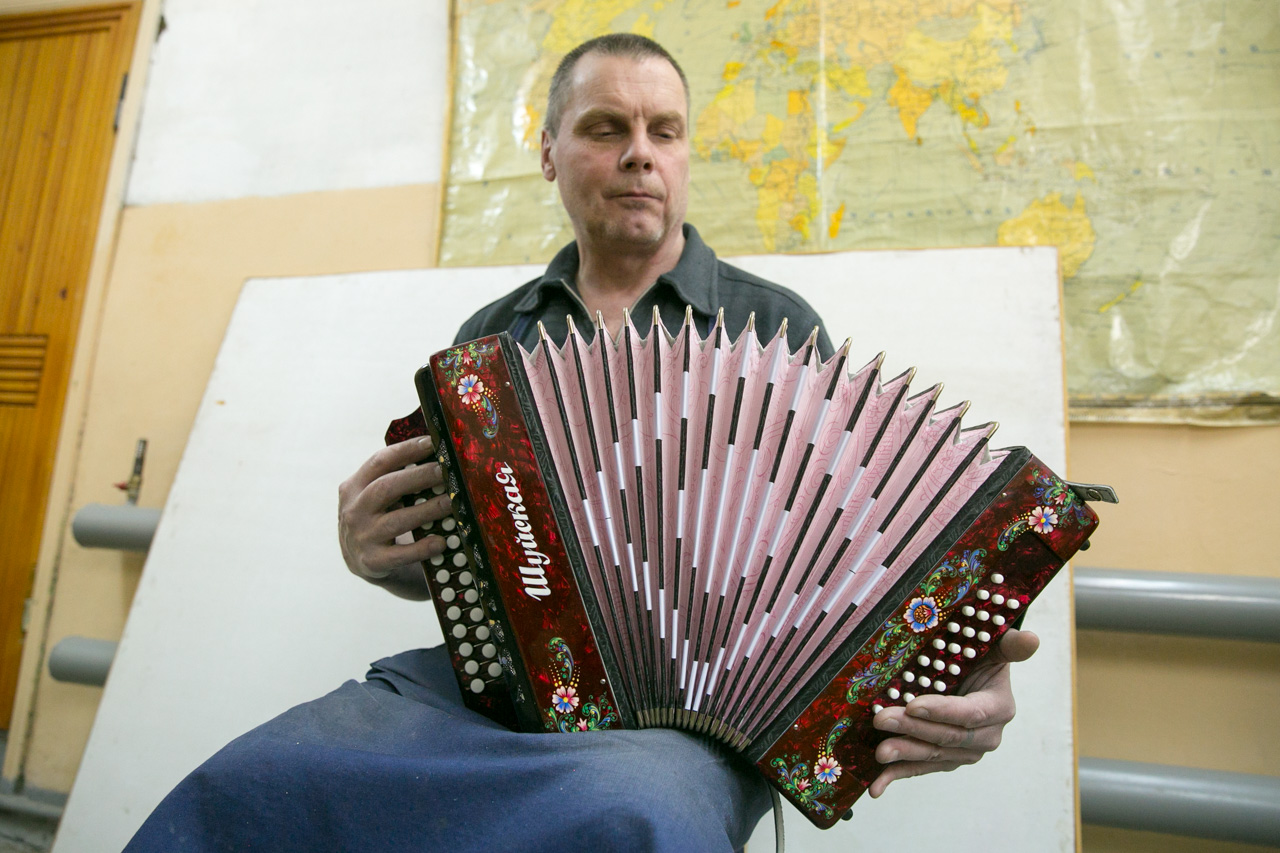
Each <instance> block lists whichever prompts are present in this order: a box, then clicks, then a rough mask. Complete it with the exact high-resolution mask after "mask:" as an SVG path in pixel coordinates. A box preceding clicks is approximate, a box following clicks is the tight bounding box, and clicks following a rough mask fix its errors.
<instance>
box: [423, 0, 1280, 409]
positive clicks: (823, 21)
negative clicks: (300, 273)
mask: <svg viewBox="0 0 1280 853" xmlns="http://www.w3.org/2000/svg"><path fill="white" fill-rule="evenodd" d="M1277 8H1278V7H1277V6H1276V5H1275V4H1274V2H1272V0H1228V2H1224V3H1212V4H1209V3H1185V2H1174V0H1165V2H1156V3H1147V4H1136V5H1135V4H1130V3H1120V2H1117V0H1081V2H1074V0H989V2H974V0H914V2H899V0H846V2H815V1H814V0H808V2H798V1H797V2H789V0H765V1H764V2H753V0H721V2H711V3H670V2H665V0H604V2H596V0H592V2H587V0H538V2H517V0H458V2H457V4H456V48H457V50H456V56H457V66H456V73H455V93H454V108H453V126H452V130H451V140H450V167H449V174H448V182H447V183H448V185H447V188H446V217H445V220H444V230H443V234H442V242H441V254H440V257H441V263H442V264H447V265H468V266H470V265H483V264H507V263H524V262H537V261H545V260H547V259H549V258H550V256H551V255H552V254H554V252H555V251H556V250H557V249H558V248H559V247H560V246H561V245H563V244H564V243H566V242H568V241H569V240H571V239H572V233H571V231H570V228H569V223H568V221H567V219H566V217H565V216H564V214H563V212H562V211H561V209H560V206H559V203H558V201H557V198H556V194H555V188H554V186H553V185H550V184H547V183H546V182H545V181H544V180H543V179H542V176H541V173H540V171H539V168H538V138H539V131H540V129H541V122H542V117H543V116H542V114H543V109H544V104H545V100H546V94H547V86H548V82H549V80H550V76H551V73H552V71H553V70H554V68H555V65H556V63H557V62H558V61H559V59H560V57H561V56H563V55H564V53H565V52H566V51H568V50H569V49H571V48H572V47H573V46H574V45H576V44H578V43H579V42H581V41H583V40H585V39H587V38H590V37H592V36H595V35H599V34H601V33H605V32H611V31H631V32H638V33H642V34H644V35H648V36H651V37H653V38H655V39H657V40H658V41H660V42H661V43H662V44H664V45H665V46H666V47H667V48H668V49H669V50H671V51H672V53H673V54H674V55H675V56H676V58H677V59H678V60H679V61H680V62H681V64H682V65H683V66H684V69H685V71H686V73H687V74H688V76H689V81H690V86H691V90H692V99H693V117H694V128H693V138H692V144H693V153H694V157H693V167H692V168H693V187H692V191H691V194H690V210H689V221H690V222H692V223H694V224H695V225H697V227H698V229H699V230H700V231H701V232H702V235H703V237H704V238H706V240H707V242H708V243H709V244H710V245H712V246H713V247H714V248H715V249H716V251H717V252H718V253H719V254H720V255H722V256H727V255H734V254H747V253H759V252H814V251H832V250H844V249H869V248H909V247H931V246H980V245H1056V246H1058V247H1059V250H1060V256H1061V265H1062V274H1063V278H1064V292H1065V296H1066V308H1067V311H1066V317H1067V328H1066V345H1067V360H1068V388H1069V393H1070V395H1071V403H1072V416H1073V417H1075V418H1088V419H1141V420H1202V421H1216V422H1248V421H1256V420H1276V419H1280V329H1276V328H1275V320H1276V315H1277V310H1278V305H1280V156H1277V155H1278V154H1280V12H1278V11H1277ZM783 283H784V284H785V283H786V282H783ZM992 310H993V311H994V310H999V306H992ZM847 331H848V330H845V332H842V334H844V333H847ZM957 333H958V334H967V333H980V330H969V331H966V330H957ZM993 345H998V342H993Z"/></svg>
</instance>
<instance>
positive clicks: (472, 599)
mask: <svg viewBox="0 0 1280 853" xmlns="http://www.w3.org/2000/svg"><path fill="white" fill-rule="evenodd" d="M462 597H463V598H465V599H466V600H467V604H475V603H476V601H477V600H478V599H479V598H480V593H478V592H476V591H475V590H474V589H469V590H467V591H466V592H464V593H463V594H462ZM996 618H997V619H999V618H1000V617H999V616H997V617H996Z"/></svg>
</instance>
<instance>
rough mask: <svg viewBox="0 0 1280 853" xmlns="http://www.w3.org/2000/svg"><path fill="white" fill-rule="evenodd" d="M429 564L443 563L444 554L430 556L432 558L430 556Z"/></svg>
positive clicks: (438, 564) (441, 564) (440, 564)
mask: <svg viewBox="0 0 1280 853" xmlns="http://www.w3.org/2000/svg"><path fill="white" fill-rule="evenodd" d="M431 565H433V566H443V565H444V554H436V555H435V556H434V557H432V558H431Z"/></svg>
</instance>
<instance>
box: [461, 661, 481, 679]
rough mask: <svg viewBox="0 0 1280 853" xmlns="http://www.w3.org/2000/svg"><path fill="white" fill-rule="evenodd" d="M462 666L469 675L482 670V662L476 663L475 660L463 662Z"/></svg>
mask: <svg viewBox="0 0 1280 853" xmlns="http://www.w3.org/2000/svg"><path fill="white" fill-rule="evenodd" d="M462 668H463V669H464V670H466V673H467V675H475V674H476V673H477V672H479V671H480V664H478V663H476V662H475V661H473V660H469V661H467V662H466V663H465V664H463V666H462Z"/></svg>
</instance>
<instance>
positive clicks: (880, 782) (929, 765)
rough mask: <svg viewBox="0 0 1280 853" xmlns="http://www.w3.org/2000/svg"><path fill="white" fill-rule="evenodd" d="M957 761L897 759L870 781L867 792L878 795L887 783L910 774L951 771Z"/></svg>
mask: <svg viewBox="0 0 1280 853" xmlns="http://www.w3.org/2000/svg"><path fill="white" fill-rule="evenodd" d="M960 766H961V763H959V762H942V763H939V762H934V761H928V762H922V761H899V762H897V763H895V764H890V765H889V766H888V767H886V768H885V769H884V770H882V771H881V772H880V775H879V776H877V777H876V780H875V781H874V782H872V783H871V787H870V788H868V789H867V792H868V793H870V794H871V796H872V797H873V798H874V797H878V796H880V795H881V794H883V793H884V789H885V788H887V787H889V783H890V782H893V781H895V780H897V779H908V778H910V777H912V776H923V775H924V774H925V773H937V772H938V771H951V770H955V769H956V768H957V767H960Z"/></svg>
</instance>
